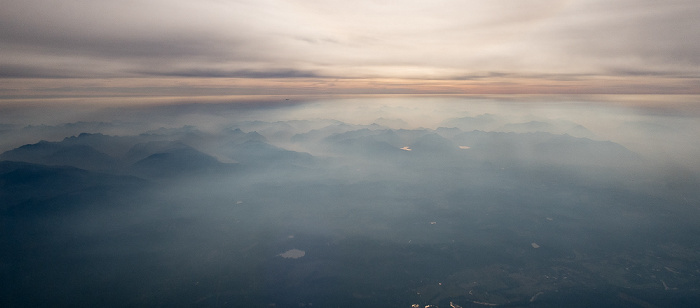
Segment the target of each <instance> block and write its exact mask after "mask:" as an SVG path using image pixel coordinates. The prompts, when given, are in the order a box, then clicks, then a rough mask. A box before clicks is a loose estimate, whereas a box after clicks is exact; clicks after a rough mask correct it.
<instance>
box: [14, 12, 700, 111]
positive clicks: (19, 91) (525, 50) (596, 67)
mask: <svg viewBox="0 0 700 308" xmlns="http://www.w3.org/2000/svg"><path fill="white" fill-rule="evenodd" d="M0 4H1V5H2V10H0V79H1V80H2V81H0V100H3V101H18V100H19V101H22V100H38V99H68V98H81V97H88V98H93V97H146V96H173V97H180V96H212V95H222V96H225V95H310V94H475V93H493V94H510V93H518V94H533V93H534V94H548V93H565V94H567V93H568V94H579V93H584V94H585V93H588V94H590V93H595V94H700V3H698V2H697V1H695V0H671V1H647V0H636V1H628V0H620V1H597V0H589V1H578V0H569V1H564V0H524V1H504V0H493V1H456V0H431V1H408V0H407V1H380V0H358V1H335V0H328V1H315V0H277V1H274V0H237V1H230V0H197V1H188V0H168V1H164V0H151V1H131V0H117V1H94V0H72V1H69V0H61V1H54V0H21V1H20V0H0Z"/></svg>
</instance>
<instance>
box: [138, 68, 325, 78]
mask: <svg viewBox="0 0 700 308" xmlns="http://www.w3.org/2000/svg"><path fill="white" fill-rule="evenodd" d="M136 73H139V74H144V75H153V76H176V77H212V78H218V77H223V78H315V77H322V76H321V75H318V74H316V73H314V72H312V71H302V70H293V69H279V70H231V71H225V70H204V69H189V70H178V71H137V72H136Z"/></svg>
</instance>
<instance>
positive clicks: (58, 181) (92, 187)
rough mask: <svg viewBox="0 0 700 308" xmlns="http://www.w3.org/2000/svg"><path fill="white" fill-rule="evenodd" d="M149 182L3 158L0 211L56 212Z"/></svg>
mask: <svg viewBox="0 0 700 308" xmlns="http://www.w3.org/2000/svg"><path fill="white" fill-rule="evenodd" d="M146 185H148V183H147V182H146V181H144V180H142V179H139V178H136V177H132V176H117V175H109V174H104V173H97V172H91V171H87V170H82V169H78V168H74V167H67V166H45V165H38V164H30V163H24V162H11V161H0V199H2V200H3V202H1V203H0V211H1V212H2V213H4V214H12V215H14V214H21V215H37V214H41V213H46V212H55V211H60V210H66V209H69V208H75V207H76V206H80V205H82V204H86V203H90V202H93V201H95V200H98V199H100V200H101V199H104V198H110V197H112V196H115V197H116V196H120V195H122V194H123V193H124V192H126V191H133V190H138V189H140V188H143V187H145V186H146Z"/></svg>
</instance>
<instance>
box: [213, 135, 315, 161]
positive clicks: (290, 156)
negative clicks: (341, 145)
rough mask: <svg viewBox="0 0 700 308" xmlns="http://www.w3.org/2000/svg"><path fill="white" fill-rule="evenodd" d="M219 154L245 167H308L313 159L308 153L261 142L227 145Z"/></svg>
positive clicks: (250, 141)
mask: <svg viewBox="0 0 700 308" xmlns="http://www.w3.org/2000/svg"><path fill="white" fill-rule="evenodd" d="M220 152H221V153H223V155H225V156H226V157H228V158H231V159H233V160H235V161H237V162H240V163H241V164H243V165H246V166H281V165H288V166H289V165H296V166H309V165H311V164H313V163H314V158H313V156H312V155H311V154H309V153H302V152H295V151H289V150H286V149H283V148H280V147H277V146H274V145H271V144H269V143H267V142H264V141H261V140H253V139H251V140H248V141H246V142H243V143H229V144H227V145H224V146H222V147H221V149H220Z"/></svg>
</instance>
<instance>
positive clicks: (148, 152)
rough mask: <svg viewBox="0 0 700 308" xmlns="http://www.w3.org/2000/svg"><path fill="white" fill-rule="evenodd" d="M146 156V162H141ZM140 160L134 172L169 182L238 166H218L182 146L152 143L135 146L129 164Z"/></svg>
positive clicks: (226, 170) (175, 143)
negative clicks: (172, 178)
mask: <svg viewBox="0 0 700 308" xmlns="http://www.w3.org/2000/svg"><path fill="white" fill-rule="evenodd" d="M142 156H145V157H143V158H140V157H142ZM137 158H140V159H139V160H138V161H136V162H135V163H133V164H132V165H131V168H130V170H131V172H133V173H134V174H136V175H139V176H143V177H147V178H167V177H179V176H189V175H205V174H210V175H211V174H222V173H226V172H231V171H233V170H234V168H235V164H226V163H222V162H219V160H217V159H216V158H215V157H213V156H210V155H207V154H205V153H202V152H200V151H197V150H196V149H194V148H192V147H190V146H188V145H185V144H183V143H180V142H149V143H145V144H137V145H135V146H134V147H133V148H132V149H131V150H130V151H129V153H128V154H127V159H128V160H130V161H131V160H134V159H137Z"/></svg>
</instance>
